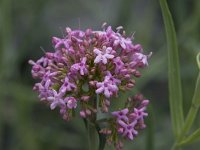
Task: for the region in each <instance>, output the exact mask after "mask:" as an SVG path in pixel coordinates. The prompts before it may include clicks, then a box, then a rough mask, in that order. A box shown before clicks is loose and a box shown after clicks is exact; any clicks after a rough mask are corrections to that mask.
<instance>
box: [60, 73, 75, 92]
mask: <svg viewBox="0 0 200 150" xmlns="http://www.w3.org/2000/svg"><path fill="white" fill-rule="evenodd" d="M75 88H76V85H75V84H74V83H72V82H70V80H69V78H68V77H67V76H66V77H65V80H64V82H63V85H62V86H61V87H60V89H59V91H60V92H61V93H65V92H67V91H72V90H74V89H75Z"/></svg>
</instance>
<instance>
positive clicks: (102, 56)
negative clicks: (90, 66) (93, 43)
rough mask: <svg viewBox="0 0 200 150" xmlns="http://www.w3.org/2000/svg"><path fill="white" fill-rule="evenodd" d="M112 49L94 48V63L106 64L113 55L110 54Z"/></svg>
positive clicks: (104, 47)
mask: <svg viewBox="0 0 200 150" xmlns="http://www.w3.org/2000/svg"><path fill="white" fill-rule="evenodd" d="M112 51H113V49H112V47H106V46H103V48H102V50H100V49H97V48H95V49H94V51H93V52H94V53H95V54H96V55H97V56H96V58H95V60H94V63H99V62H102V63H103V64H107V63H108V59H113V58H114V55H113V54H112Z"/></svg>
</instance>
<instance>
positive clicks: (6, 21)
mask: <svg viewBox="0 0 200 150" xmlns="http://www.w3.org/2000/svg"><path fill="white" fill-rule="evenodd" d="M0 32H1V34H0V39H1V41H0V45H1V46H0V70H1V72H0V81H3V80H2V79H3V77H5V76H6V75H7V76H8V74H7V73H8V70H9V69H12V68H10V65H9V59H8V57H9V54H8V53H9V50H10V48H11V44H10V41H11V0H1V1H0ZM11 61H12V60H11ZM11 67H12V66H11ZM5 73H6V74H5ZM1 84H2V83H1ZM0 95H1V94H0ZM2 108H3V98H2V97H0V138H2V134H3V123H2V122H3V121H4V120H3V118H4V117H3V109H2ZM3 140H4V139H0V146H2V149H3ZM1 142H2V143H1ZM0 149H1V147H0Z"/></svg>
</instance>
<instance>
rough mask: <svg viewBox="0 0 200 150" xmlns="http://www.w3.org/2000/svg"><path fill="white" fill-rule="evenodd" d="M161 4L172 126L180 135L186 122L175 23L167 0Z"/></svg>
mask: <svg viewBox="0 0 200 150" xmlns="http://www.w3.org/2000/svg"><path fill="white" fill-rule="evenodd" d="M160 6H161V10H162V15H163V19H164V24H165V31H166V38H167V48H168V82H169V102H170V111H171V118H172V127H173V132H174V135H175V136H176V137H178V134H179V133H180V130H181V128H182V125H183V122H184V118H183V107H182V89H181V79H180V68H179V56H178V46H177V40H176V32H175V27H174V23H173V20H172V16H171V13H170V11H169V8H168V5H167V2H166V0H160Z"/></svg>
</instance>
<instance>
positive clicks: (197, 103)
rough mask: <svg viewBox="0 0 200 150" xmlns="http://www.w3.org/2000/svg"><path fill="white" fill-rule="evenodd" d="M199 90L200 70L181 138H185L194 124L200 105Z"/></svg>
mask: <svg viewBox="0 0 200 150" xmlns="http://www.w3.org/2000/svg"><path fill="white" fill-rule="evenodd" d="M199 91H200V72H199V75H198V78H197V82H196V87H195V91H194V96H193V98H192V105H191V107H190V110H189V113H188V114H187V117H186V120H185V123H184V126H183V129H182V130H181V134H180V137H179V140H181V139H183V138H184V137H185V135H187V133H188V132H189V131H190V129H191V127H192V125H193V122H194V119H195V117H196V115H197V112H198V110H199V107H200V92H199Z"/></svg>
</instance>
